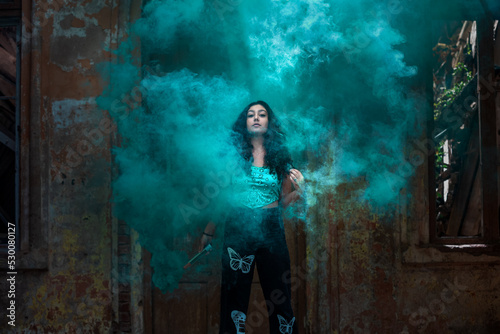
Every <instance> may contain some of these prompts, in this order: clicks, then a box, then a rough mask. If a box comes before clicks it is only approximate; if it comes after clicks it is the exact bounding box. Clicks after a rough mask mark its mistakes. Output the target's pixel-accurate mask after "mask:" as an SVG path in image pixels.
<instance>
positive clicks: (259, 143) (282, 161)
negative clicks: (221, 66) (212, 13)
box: [200, 101, 304, 334]
mask: <svg viewBox="0 0 500 334" xmlns="http://www.w3.org/2000/svg"><path fill="white" fill-rule="evenodd" d="M233 140H234V144H235V145H236V148H237V149H238V151H239V153H240V154H241V157H242V159H241V166H242V170H243V171H244V172H243V173H241V174H235V175H234V176H233V178H232V179H233V180H232V186H233V196H232V198H233V202H234V203H233V207H232V208H231V212H230V213H229V215H228V218H227V219H226V227H225V233H224V247H223V253H222V254H223V255H222V282H221V323H220V333H221V334H226V333H237V334H240V333H244V332H245V322H246V319H247V318H248V326H252V323H251V319H252V318H253V319H255V317H251V315H247V314H246V313H247V309H248V302H249V297H250V288H251V283H252V279H253V270H254V267H255V264H257V267H258V272H259V278H260V283H261V286H262V290H263V292H264V297H265V299H266V305H267V310H268V314H269V325H270V330H271V333H273V334H274V333H283V334H292V333H297V324H296V321H295V317H294V316H293V310H292V306H291V300H290V296H291V291H290V284H289V283H290V282H289V280H288V279H287V274H288V273H289V272H290V256H289V253H288V247H287V245H286V240H285V232H284V227H283V220H282V218H281V208H284V207H286V206H288V205H290V204H291V203H293V202H294V201H296V200H297V199H298V198H300V196H301V194H302V192H303V185H304V177H303V175H302V173H301V172H300V171H298V170H297V169H294V168H291V164H292V160H291V158H290V154H289V152H288V150H287V149H286V148H285V146H284V142H283V141H284V135H283V133H282V132H281V130H280V124H279V122H278V120H277V119H276V116H275V115H274V113H273V111H272V110H271V108H270V107H269V105H268V104H267V103H265V102H263V101H257V102H254V103H251V104H249V105H248V106H247V107H246V108H245V109H244V110H243V112H242V113H241V114H240V115H239V117H238V119H237V120H236V122H235V123H234V125H233ZM292 187H293V190H292ZM214 233H215V225H214V224H213V223H209V224H208V225H207V226H206V227H205V231H204V232H203V236H202V238H201V242H200V248H204V247H205V246H206V245H207V244H208V243H210V242H211V240H212V237H213V235H214Z"/></svg>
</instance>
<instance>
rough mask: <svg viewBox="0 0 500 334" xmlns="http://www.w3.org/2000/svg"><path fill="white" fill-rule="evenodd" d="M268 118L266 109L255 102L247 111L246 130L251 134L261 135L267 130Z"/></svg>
mask: <svg viewBox="0 0 500 334" xmlns="http://www.w3.org/2000/svg"><path fill="white" fill-rule="evenodd" d="M268 123H269V118H268V115H267V110H266V109H265V108H264V107H263V106H261V105H260V104H256V105H254V106H252V107H250V109H248V112H247V130H248V132H249V133H250V134H251V135H263V134H264V133H266V132H267V125H268Z"/></svg>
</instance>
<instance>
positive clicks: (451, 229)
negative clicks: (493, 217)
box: [446, 122, 479, 237]
mask: <svg viewBox="0 0 500 334" xmlns="http://www.w3.org/2000/svg"><path fill="white" fill-rule="evenodd" d="M472 129H473V130H472V131H471V134H470V139H469V144H468V145H467V154H466V155H465V159H464V164H463V166H462V168H461V173H460V181H459V184H458V187H457V188H458V189H457V193H456V196H453V197H454V200H453V206H452V208H451V214H450V220H449V222H448V228H447V229H446V235H447V236H450V237H451V236H458V234H459V232H460V227H461V225H462V222H463V219H464V217H465V214H466V211H467V208H468V206H469V205H468V203H469V198H470V195H471V191H472V187H473V185H474V180H475V178H476V172H477V165H478V161H479V125H478V123H477V122H473V124H472Z"/></svg>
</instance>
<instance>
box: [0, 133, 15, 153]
mask: <svg viewBox="0 0 500 334" xmlns="http://www.w3.org/2000/svg"><path fill="white" fill-rule="evenodd" d="M0 143H2V144H4V145H5V146H7V147H8V148H9V149H11V150H12V151H14V152H15V151H16V141H15V140H14V139H13V138H11V137H10V136H9V135H8V134H7V133H4V132H3V131H2V130H1V129H0Z"/></svg>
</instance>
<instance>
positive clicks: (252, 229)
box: [220, 208, 297, 334]
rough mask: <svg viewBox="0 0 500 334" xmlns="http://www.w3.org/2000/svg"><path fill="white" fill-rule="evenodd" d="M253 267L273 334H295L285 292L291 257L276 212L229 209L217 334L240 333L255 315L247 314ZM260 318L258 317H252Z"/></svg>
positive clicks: (289, 302) (280, 220) (288, 295)
mask: <svg viewBox="0 0 500 334" xmlns="http://www.w3.org/2000/svg"><path fill="white" fill-rule="evenodd" d="M255 264H257V267H258V270H259V278H260V284H261V286H262V290H263V292H264V297H265V299H266V306H267V312H268V314H269V327H270V332H271V333H272V334H274V333H276V334H280V333H281V334H292V333H297V324H296V322H295V318H294V316H293V310H292V305H291V299H290V296H291V291H290V280H289V279H290V255H289V254H288V247H287V245H286V240H285V233H284V229H283V220H282V219H281V211H280V209H279V208H272V209H234V210H233V212H232V214H230V215H229V218H228V220H227V221H226V230H225V239H224V247H223V250H222V283H221V327H220V334H228V333H236V334H240V333H245V322H246V327H247V331H248V332H253V333H256V332H255V331H251V328H252V325H254V326H255V325H258V324H256V323H255V322H256V321H255V319H262V315H260V314H246V313H247V309H248V301H249V298H250V289H251V283H252V279H253V270H254V267H255ZM256 312H261V311H256Z"/></svg>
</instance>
